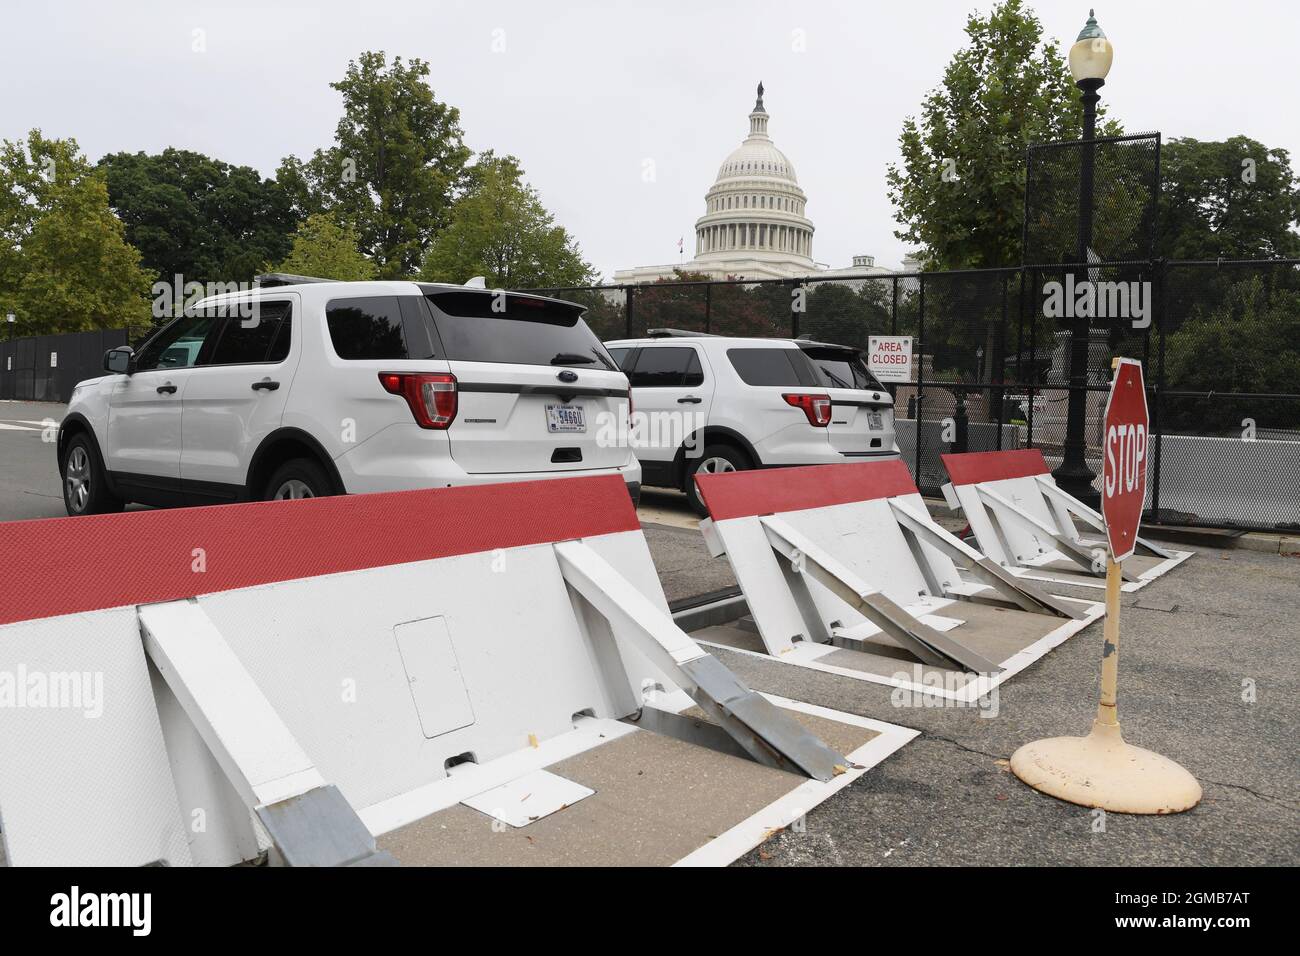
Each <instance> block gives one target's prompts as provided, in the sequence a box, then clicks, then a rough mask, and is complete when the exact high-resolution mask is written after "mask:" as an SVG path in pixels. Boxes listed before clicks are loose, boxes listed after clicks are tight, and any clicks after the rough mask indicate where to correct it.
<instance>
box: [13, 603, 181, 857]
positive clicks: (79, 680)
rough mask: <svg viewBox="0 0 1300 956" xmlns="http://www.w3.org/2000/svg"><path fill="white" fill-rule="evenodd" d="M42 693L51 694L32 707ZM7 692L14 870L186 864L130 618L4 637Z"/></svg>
mask: <svg viewBox="0 0 1300 956" xmlns="http://www.w3.org/2000/svg"><path fill="white" fill-rule="evenodd" d="M3 685H7V690H5V689H4V686H3ZM39 685H44V686H45V687H47V688H48V689H49V690H50V691H52V692H53V693H52V695H51V694H47V695H45V697H44V698H43V700H42V699H39V698H36V697H34V696H33V694H34V691H35V689H36V688H37V687H38V686H39ZM74 691H75V694H76V697H74ZM87 691H89V693H86V692H87ZM10 693H12V695H13V696H12V697H9V699H3V700H0V820H2V821H3V837H4V846H5V855H6V857H7V859H8V862H9V865H10V866H74V865H75V866H141V865H143V864H146V863H152V862H154V861H157V860H165V861H166V862H167V863H169V864H171V865H173V866H185V865H188V864H189V863H190V852H189V848H188V846H187V843H186V833H185V828H184V826H183V825H182V822H181V815H180V809H179V807H178V805H177V800H176V790H175V787H174V786H173V785H172V777H171V771H170V768H169V767H168V764H167V752H166V750H165V748H164V745H163V735H162V729H161V727H160V726H159V721H158V712H157V710H156V709H155V707H154V698H153V691H152V689H151V687H150V683H149V672H148V668H147V666H146V663H145V655H144V649H143V648H142V647H141V644H140V633H139V629H138V626H137V624H136V615H135V609H134V608H118V609H115V610H111V611H101V612H97V613H95V614H69V615H64V616H61V617H53V618H46V619H44V620H39V621H24V622H21V623H16V624H7V625H3V626H0V696H4V697H8V696H9V694H10ZM78 698H79V699H78ZM52 705H57V706H52Z"/></svg>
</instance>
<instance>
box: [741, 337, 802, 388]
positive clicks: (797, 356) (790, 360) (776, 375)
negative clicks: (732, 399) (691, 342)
mask: <svg viewBox="0 0 1300 956" xmlns="http://www.w3.org/2000/svg"><path fill="white" fill-rule="evenodd" d="M727 358H728V359H730V360H731V367H732V368H734V369H735V370H736V374H737V375H739V376H740V380H741V381H742V382H744V383H745V384H746V385H780V386H784V387H790V386H796V385H815V384H817V382H816V378H815V377H814V373H813V370H812V368H811V367H810V365H809V363H808V362H807V360H805V359H804V356H803V353H802V352H800V351H799V350H798V349H782V348H772V347H764V346H757V347H755V348H736V349H727Z"/></svg>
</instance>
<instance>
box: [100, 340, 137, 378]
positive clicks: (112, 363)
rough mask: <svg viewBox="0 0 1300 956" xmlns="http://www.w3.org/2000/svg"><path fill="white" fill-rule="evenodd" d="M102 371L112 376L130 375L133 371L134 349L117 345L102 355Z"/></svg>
mask: <svg viewBox="0 0 1300 956" xmlns="http://www.w3.org/2000/svg"><path fill="white" fill-rule="evenodd" d="M104 371H106V372H112V373H113V374H114V375H130V374H131V373H132V372H134V371H135V349H133V348H131V346H129V345H119V346H118V347H117V348H115V349H109V350H108V351H107V352H105V353H104Z"/></svg>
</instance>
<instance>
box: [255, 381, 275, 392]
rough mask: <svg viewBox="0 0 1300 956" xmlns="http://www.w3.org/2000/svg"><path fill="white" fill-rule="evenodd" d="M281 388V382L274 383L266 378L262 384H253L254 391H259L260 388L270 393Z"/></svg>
mask: <svg viewBox="0 0 1300 956" xmlns="http://www.w3.org/2000/svg"><path fill="white" fill-rule="evenodd" d="M279 387H280V383H279V382H273V381H271V380H270V379H269V378H264V379H262V381H260V382H254V383H253V391H257V390H258V389H259V388H264V389H266V390H267V391H268V392H274V391H275V390H276V389H277V388H279Z"/></svg>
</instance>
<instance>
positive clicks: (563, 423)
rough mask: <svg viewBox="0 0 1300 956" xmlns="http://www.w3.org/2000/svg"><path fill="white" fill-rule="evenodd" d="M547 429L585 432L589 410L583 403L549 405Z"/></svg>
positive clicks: (551, 430) (547, 408)
mask: <svg viewBox="0 0 1300 956" xmlns="http://www.w3.org/2000/svg"><path fill="white" fill-rule="evenodd" d="M546 430H547V431H549V432H552V433H554V432H585V431H586V430H587V412H586V410H585V409H584V408H583V407H582V406H581V405H547V406H546Z"/></svg>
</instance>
